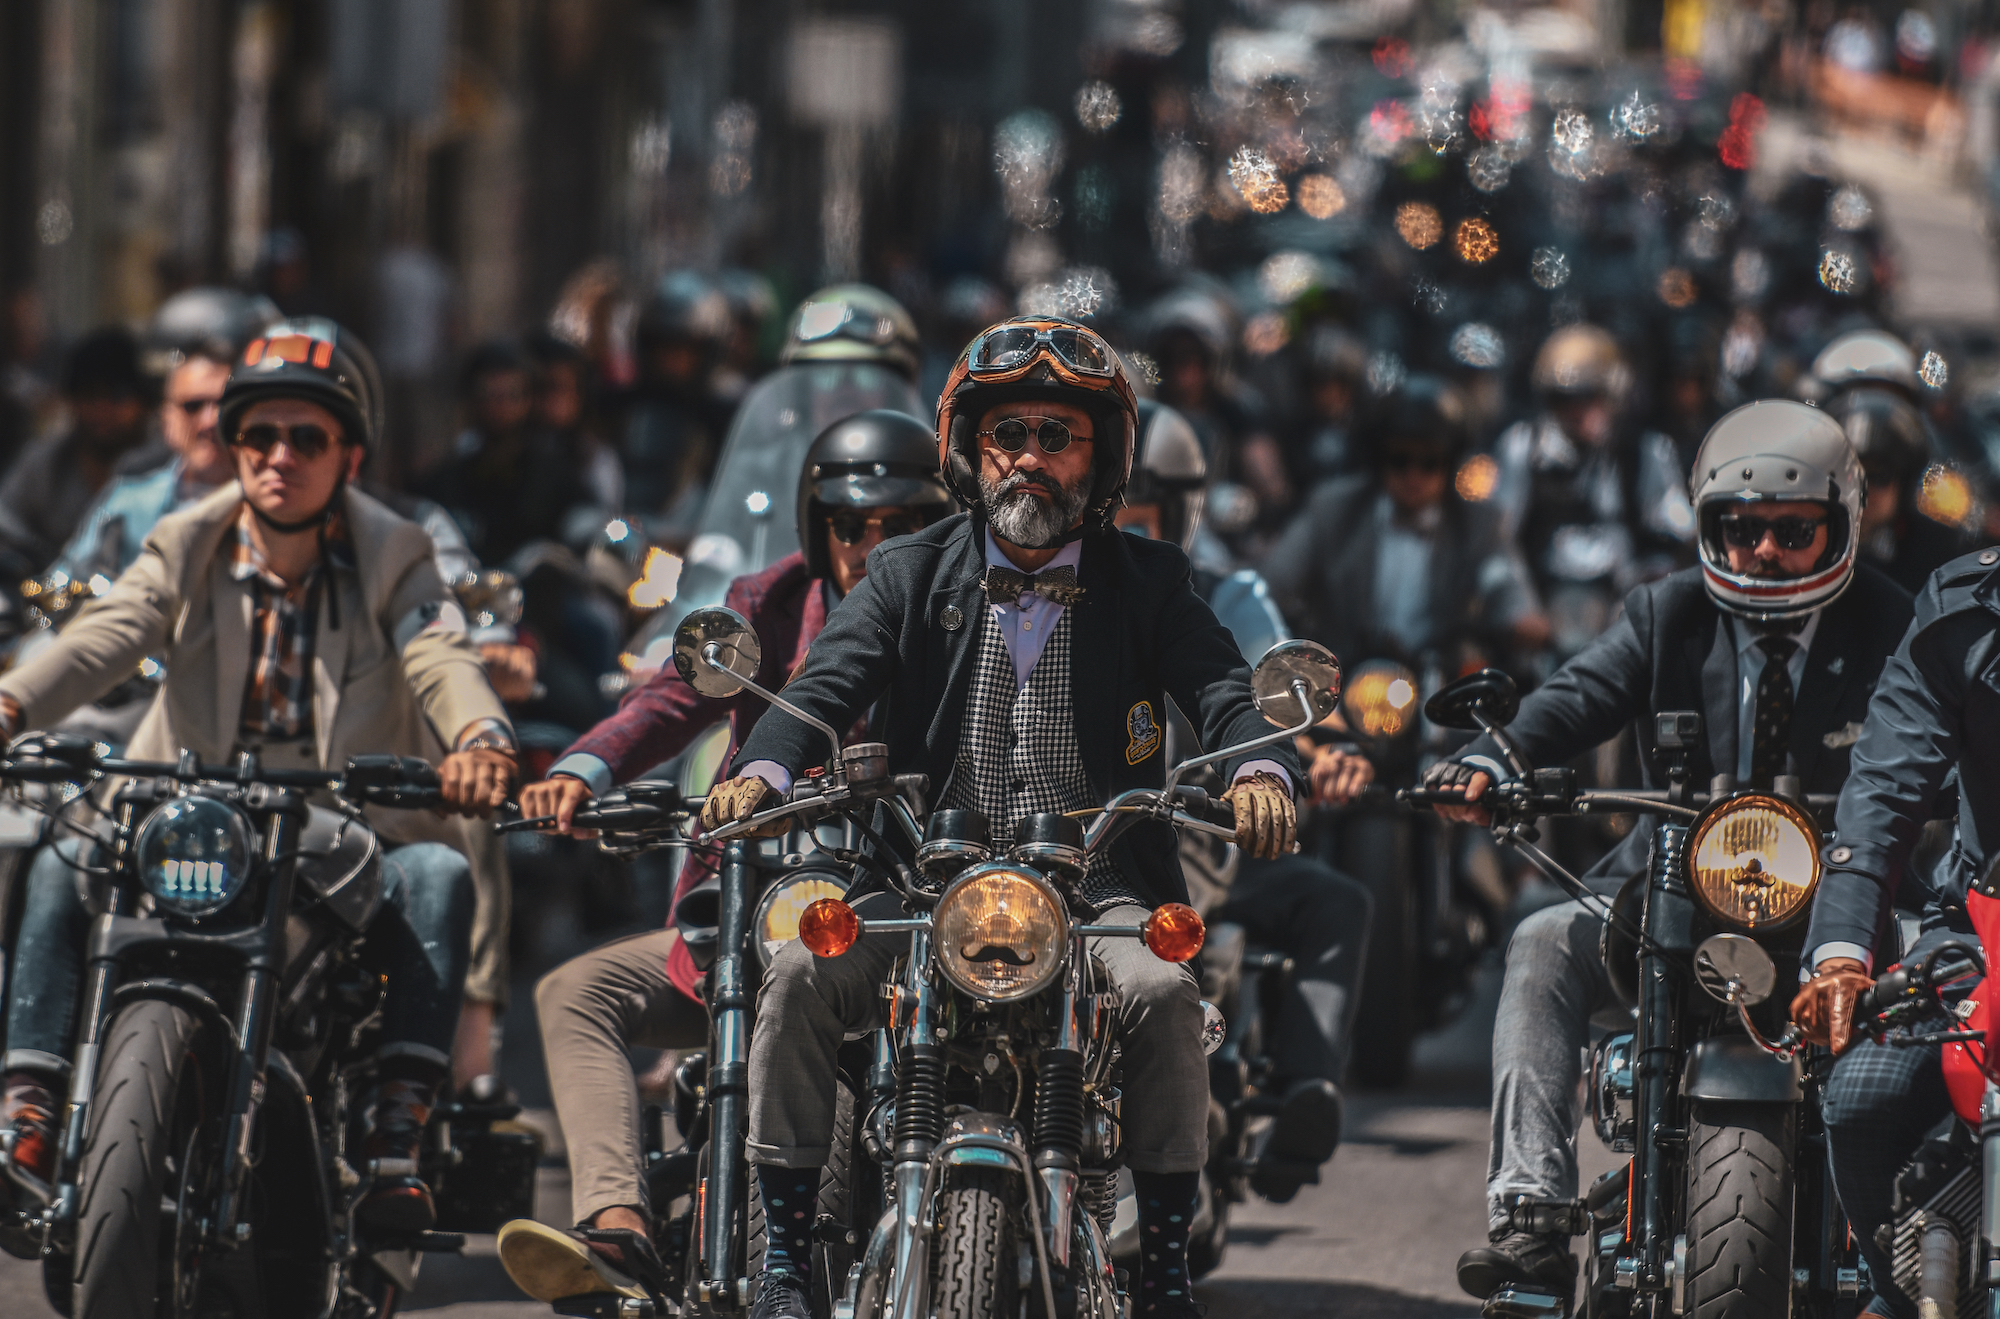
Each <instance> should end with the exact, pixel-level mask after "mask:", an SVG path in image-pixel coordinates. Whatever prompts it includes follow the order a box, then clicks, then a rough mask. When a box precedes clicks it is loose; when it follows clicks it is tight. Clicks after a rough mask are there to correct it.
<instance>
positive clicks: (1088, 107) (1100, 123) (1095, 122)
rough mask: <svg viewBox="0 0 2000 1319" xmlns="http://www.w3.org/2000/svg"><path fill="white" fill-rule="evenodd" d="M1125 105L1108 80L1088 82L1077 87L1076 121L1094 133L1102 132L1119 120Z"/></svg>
mask: <svg viewBox="0 0 2000 1319" xmlns="http://www.w3.org/2000/svg"><path fill="white" fill-rule="evenodd" d="M1124 113H1125V107H1124V105H1123V104H1121V103H1120V102H1119V100H1118V93H1117V91H1116V90H1114V89H1113V88H1112V86H1111V84H1110V83H1108V82H1087V83H1085V84H1084V85H1083V86H1081V87H1079V88H1077V89H1076V121H1077V122H1078V123H1079V124H1082V125H1083V126H1084V128H1085V129H1087V130H1088V131H1090V132H1092V133H1102V132H1103V131H1105V130H1106V129H1108V128H1110V127H1111V126H1112V125H1113V124H1115V123H1117V122H1118V119H1119V116H1120V115H1122V114H1124Z"/></svg>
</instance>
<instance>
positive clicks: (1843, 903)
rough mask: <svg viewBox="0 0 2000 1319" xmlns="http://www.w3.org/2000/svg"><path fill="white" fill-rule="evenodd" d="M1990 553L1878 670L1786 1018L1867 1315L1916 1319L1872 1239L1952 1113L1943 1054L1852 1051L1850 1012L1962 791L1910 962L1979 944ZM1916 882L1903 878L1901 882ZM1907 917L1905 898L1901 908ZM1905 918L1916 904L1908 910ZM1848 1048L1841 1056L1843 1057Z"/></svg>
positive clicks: (1997, 813)
mask: <svg viewBox="0 0 2000 1319" xmlns="http://www.w3.org/2000/svg"><path fill="white" fill-rule="evenodd" d="M1996 564H2000V550H1991V549H1987V550H1981V551H1979V552H1978V553H1976V554H1968V555H1965V556H1963V557H1962V558H1959V559H1955V560H1953V561H1952V562H1950V563H1947V564H1946V565H1944V566H1943V567H1942V568H1939V569H1938V570H1937V571H1936V572H1935V573H1933V574H1932V575H1931V578H1930V581H1929V582H1928V583H1927V584H1926V585H1925V587H1924V591H1923V594H1922V595H1920V596H1918V597H1917V602H1916V617H1915V618H1914V619H1913V620H1912V621H1911V622H1910V624H1909V630H1908V631H1907V632H1905V633H1904V634H1903V636H1902V639H1901V644H1899V645H1898V646H1897V647H1896V651H1895V654H1894V655H1893V656H1891V657H1890V660H1889V663H1888V665H1887V666H1886V667H1885V668H1884V669H1883V670H1882V676H1881V679H1880V681H1879V682H1878V683H1877V684H1876V687H1875V698H1874V699H1873V700H1872V701H1871V702H1869V705H1868V716H1867V720H1866V722H1865V723H1863V724H1862V725H1860V727H1859V729H1858V733H1859V740H1857V741H1856V742H1855V744H1854V751H1853V760H1854V770H1853V774H1852V775H1851V777H1849V778H1848V780H1847V784H1846V786H1845V787H1843V788H1842V789H1841V793H1840V804H1839V806H1838V807H1836V808H1835V812H1834V838H1833V839H1832V841H1831V842H1830V843H1829V844H1828V845H1827V846H1826V848H1825V849H1824V850H1823V852H1822V854H1821V855H1822V858H1823V860H1824V862H1825V866H1826V869H1825V874H1824V876H1823V878H1822V879H1821V880H1820V887H1819V891H1818V893H1817V894H1815V895H1814V898H1813V912H1812V923H1811V924H1810V925H1809V926H1808V927H1807V929H1806V938H1805V949H1806V961H1807V964H1808V965H1809V966H1811V967H1812V968H1813V976H1812V979H1811V980H1809V981H1808V982H1807V983H1806V985H1805V987H1804V988H1802V989H1801V990H1800V991H1799V993H1798V996H1797V997H1796V998H1794V999H1793V1000H1792V1018H1793V1020H1794V1021H1796V1022H1797V1023H1798V1024H1799V1026H1800V1027H1801V1028H1802V1029H1803V1030H1804V1032H1805V1036H1806V1038H1807V1039H1808V1040H1811V1041H1812V1042H1813V1043H1815V1044H1820V1045H1824V1046H1826V1047H1828V1048H1831V1049H1832V1050H1833V1051H1834V1053H1835V1055H1836V1057H1837V1060H1836V1062H1835V1063H1834V1068H1833V1075H1832V1077H1831V1078H1830V1079H1829V1080H1828V1082H1827V1084H1826V1089H1825V1093H1824V1099H1823V1101H1822V1105H1821V1107H1822V1112H1823V1113H1824V1115H1825V1120H1826V1135H1827V1151H1828V1155H1829V1158H1830V1161H1831V1163H1832V1167H1833V1186H1834V1190H1835V1192H1836V1193H1838V1195H1839V1196H1840V1205H1841V1208H1842V1209H1843V1210H1845V1211H1846V1213H1847V1218H1848V1221H1849V1222H1850V1223H1851V1224H1852V1225H1853V1228H1854V1237H1855V1242H1856V1244H1857V1245H1859V1246H1860V1248H1861V1253H1862V1255H1863V1257H1864V1258H1866V1259H1867V1261H1868V1267H1869V1272H1870V1273H1871V1274H1872V1275H1873V1277H1874V1280H1875V1300H1874V1302H1873V1303H1872V1304H1871V1305H1870V1307H1869V1313H1874V1314H1893V1315H1897V1316H1913V1315H1916V1314H1917V1313H1918V1310H1917V1307H1916V1305H1915V1304H1914V1303H1913V1302H1912V1301H1911V1300H1910V1298H1909V1297H1908V1296H1906V1295H1904V1293H1903V1292H1902V1290H1901V1289H1899V1288H1898V1287H1897V1286H1896V1285H1895V1283H1894V1282H1893V1278H1894V1276H1895V1275H1894V1273H1893V1272H1892V1270H1891V1267H1890V1259H1889V1255H1888V1252H1887V1251H1885V1250H1883V1249H1882V1248H1881V1247H1880V1246H1878V1245H1877V1243H1876V1237H1875V1232H1876V1229H1877V1228H1878V1227H1880V1226H1881V1225H1882V1224H1883V1223H1885V1222H1887V1221H1889V1217H1890V1211H1891V1204H1892V1196H1893V1193H1894V1189H1895V1183H1896V1176H1897V1173H1898V1171H1899V1170H1900V1169H1901V1168H1902V1167H1903V1166H1904V1165H1905V1164H1906V1163H1908V1162H1909V1160H1910V1156H1911V1155H1912V1154H1913V1153H1914V1152H1915V1150H1916V1148H1917V1146H1918V1144H1919V1143H1920V1142H1922V1140H1923V1139H1924V1137H1925V1136H1926V1135H1928V1134H1929V1133H1930V1131H1931V1130H1932V1129H1933V1128H1934V1127H1936V1125H1937V1124H1938V1122H1939V1121H1940V1120H1942V1119H1944V1118H1945V1117H1947V1116H1949V1114H1950V1113H1951V1101H1950V1097H1949V1096H1948V1095H1947V1094H1946V1091H1945V1083H1944V1072H1943V1068H1942V1066H1941V1051H1940V1050H1938V1049H1934V1048H1931V1049H1896V1048H1891V1047H1888V1046H1886V1045H1882V1044H1877V1043H1875V1042H1874V1041H1873V1040H1869V1039H1865V1038H1856V1037H1855V1034H1854V1029H1853V1018H1854V1003H1855V999H1856V997H1857V996H1858V995H1859V994H1860V993H1861V992H1862V991H1863V990H1865V989H1866V988H1867V987H1868V986H1869V984H1870V983H1872V982H1871V980H1870V973H1871V972H1872V970H1873V969H1874V968H1875V967H1877V966H1882V965H1885V964H1887V963H1889V962H1893V961H1896V960H1897V957H1896V944H1895V942H1894V939H1893V937H1892V938H1890V939H1889V940H1888V941H1887V942H1885V941H1884V938H1883V931H1885V930H1893V929H1895V925H1894V924H1893V923H1892V922H1891V921H1890V919H1889V916H1890V906H1891V903H1892V902H1895V901H1897V899H1898V896H1899V895H1898V893H1897V888H1898V885H1899V884H1900V883H1902V881H1903V880H1904V878H1905V876H1906V875H1909V872H1910V871H1911V870H1912V869H1913V863H1914V861H1915V857H1914V853H1915V852H1916V849H1917V841H1918V836H1919V834H1920V833H1922V832H1923V829H1924V826H1925V825H1926V824H1927V823H1928V822H1929V821H1931V820H1932V819H1933V818H1935V817H1937V816H1939V815H1941V814H1945V812H1944V811H1942V810H1941V809H1940V808H1941V807H1942V806H1943V805H1944V802H1943V801H1941V800H1940V799H1941V798H1942V797H1943V794H1944V793H1945V791H1946V789H1947V785H1948V784H1949V783H1950V781H1951V776H1952V774H1953V773H1954V771H1955V772H1956V776H1957V792H1956V796H1957V802H1956V810H1955V811H1953V812H1951V813H1950V814H1949V815H1946V818H1948V819H1953V820H1955V824H1956V828H1955V830H1954V833H1953V839H1952V846H1951V849H1950V851H1949V852H1948V854H1947V855H1946V856H1945V858H1944V860H1943V861H1942V862H1941V863H1940V864H1939V865H1937V866H1936V868H1935V869H1934V870H1932V871H1931V872H1930V884H1929V885H1927V886H1926V885H1922V884H1921V882H1919V883H1917V884H1913V885H1912V886H1911V887H1925V888H1929V889H1930V890H1931V891H1930V892H1929V894H1928V897H1927V900H1926V901H1924V903H1923V919H1922V923H1921V929H1922V933H1921V934H1920V935H1919V936H1918V939H1917V942H1916V946H1915V947H1913V948H1912V949H1910V950H1909V953H1908V954H1906V955H1905V960H1909V959H1911V958H1914V957H1915V956H1916V955H1917V954H1918V953H1921V952H1922V951H1924V950H1926V949H1927V948H1928V947H1930V946H1931V945H1933V944H1934V943H1936V942H1941V941H1943V940H1946V939H1951V938H1954V937H1956V938H1962V939H1966V940H1968V941H1971V942H1974V943H1975V944H1976V942H1977V935H1976V934H1974V932H1973V930H1972V926H1971V923H1970V921H1969V920H1968V919H1967V917H1966V914H1965V894H1966V891H1967V890H1968V889H1969V888H1970V887H1971V886H1972V885H1973V884H1975V883H1978V882H1980V881H1981V880H1982V879H1985V878H1986V877H1987V876H1988V875H1989V873H1990V868H1991V867H1992V865H1993V861H1994V856H1995V850H1994V841H1993V840H1994V839H1995V837H1996V836H2000V743H1996V742H1995V741H1992V740H1989V737H1990V734H1991V731H1992V730H1993V729H1995V728H1996V727H2000V694H1996V692H1995V690H1994V687H1993V676H1994V669H1993V664H1994V655H1995V650H1996V643H2000V619H1996V617H1995V616H1996V614H2000V578H1996V568H1995V565H1996ZM1912 878H1913V879H1914V877H1912ZM1901 896H1902V898H1903V899H1904V901H1905V903H1907V902H1908V899H1909V897H1910V896H1911V895H1910V894H1909V892H1908V889H1905V892H1904V893H1903V894H1902V895H1901ZM1911 905H1914V904H1911ZM1850 1046H1851V1047H1850Z"/></svg>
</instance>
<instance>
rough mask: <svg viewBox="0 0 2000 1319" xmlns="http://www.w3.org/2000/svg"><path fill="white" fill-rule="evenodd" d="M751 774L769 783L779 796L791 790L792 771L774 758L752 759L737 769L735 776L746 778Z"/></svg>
mask: <svg viewBox="0 0 2000 1319" xmlns="http://www.w3.org/2000/svg"><path fill="white" fill-rule="evenodd" d="M752 774H755V775H756V776H757V777H758V778H760V779H762V780H764V782H766V783H768V784H770V785H771V787H772V788H773V789H774V790H776V792H777V794H778V795H779V796H780V797H782V796H784V795H785V794H786V793H789V792H790V791H791V790H792V771H790V770H788V769H786V768H785V767H784V766H783V765H780V764H779V763H778V762H777V761H775V760H753V761H751V762H750V763H749V764H747V765H745V766H744V767H743V768H742V769H740V770H738V771H737V772H736V777H737V778H748V777H749V776H750V775H752Z"/></svg>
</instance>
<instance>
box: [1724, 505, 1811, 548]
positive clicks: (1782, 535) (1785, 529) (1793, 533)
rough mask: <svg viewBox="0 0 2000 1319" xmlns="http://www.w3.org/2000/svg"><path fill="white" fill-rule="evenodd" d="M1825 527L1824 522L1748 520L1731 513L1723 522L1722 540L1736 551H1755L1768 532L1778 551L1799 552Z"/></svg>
mask: <svg viewBox="0 0 2000 1319" xmlns="http://www.w3.org/2000/svg"><path fill="white" fill-rule="evenodd" d="M1825 525H1826V519H1825V518H1750V517H1744V516H1742V515H1741V514H1735V513H1732V514H1729V515H1726V516H1725V517H1723V519H1722V539H1724V540H1725V541H1727V542H1729V543H1730V544H1731V545H1734V546H1735V547H1736V548H1737V549H1739V550H1754V549H1756V548H1757V546H1758V545H1759V544H1761V543H1762V542H1763V540H1764V533H1765V532H1767V531H1768V532H1770V533H1771V539H1773V540H1775V541H1777V542H1778V548H1779V549H1781V550H1802V549H1805V548H1807V547H1808V546H1810V545H1811V544H1812V543H1813V537H1815V536H1817V535H1818V534H1819V529H1820V528H1821V527H1823V526H1825Z"/></svg>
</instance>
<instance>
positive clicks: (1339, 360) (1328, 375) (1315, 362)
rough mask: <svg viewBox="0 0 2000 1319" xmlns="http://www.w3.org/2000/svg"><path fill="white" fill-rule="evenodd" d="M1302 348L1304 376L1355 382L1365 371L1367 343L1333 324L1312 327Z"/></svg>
mask: <svg viewBox="0 0 2000 1319" xmlns="http://www.w3.org/2000/svg"><path fill="white" fill-rule="evenodd" d="M1305 348H1306V351H1305V359H1306V360H1305V368H1306V378H1307V379H1308V380H1311V381H1314V382H1318V381H1322V380H1344V381H1346V382H1347V383H1348V384H1350V385H1358V384H1360V383H1361V382H1362V380H1364V379H1365V378H1366V377H1367V375H1368V345H1367V344H1365V343H1363V342H1361V340H1360V338H1359V337H1357V336H1356V335H1354V334H1352V333H1350V332H1349V331H1347V330H1343V329H1341V328H1340V327H1339V326H1337V325H1320V326H1317V327H1315V328H1314V330H1313V332H1312V333H1311V334H1310V335H1308V336H1307V338H1306V344H1305Z"/></svg>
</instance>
